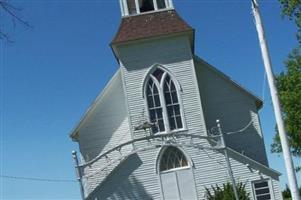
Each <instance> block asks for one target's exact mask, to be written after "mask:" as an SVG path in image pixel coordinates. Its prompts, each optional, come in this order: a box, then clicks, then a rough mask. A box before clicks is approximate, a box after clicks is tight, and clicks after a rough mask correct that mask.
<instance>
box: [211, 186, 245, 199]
mask: <svg viewBox="0 0 301 200" xmlns="http://www.w3.org/2000/svg"><path fill="white" fill-rule="evenodd" d="M245 186H246V185H245V184H243V183H238V184H237V185H236V188H237V192H238V195H239V199H240V200H250V194H249V193H248V192H247V191H246V188H245ZM206 197H207V199H208V200H233V199H235V195H234V192H233V188H232V184H230V183H227V184H223V187H222V188H221V187H220V186H218V185H216V186H211V189H208V188H206Z"/></svg>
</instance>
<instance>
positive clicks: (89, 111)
mask: <svg viewBox="0 0 301 200" xmlns="http://www.w3.org/2000/svg"><path fill="white" fill-rule="evenodd" d="M121 78H122V77H121V69H120V68H119V69H118V70H117V71H116V72H115V74H114V75H113V77H112V78H111V79H110V80H109V81H108V83H106V85H105V87H104V89H103V90H102V91H101V92H100V94H99V95H98V96H97V97H96V99H95V100H94V101H93V102H92V104H91V105H90V106H89V108H88V109H87V110H86V112H85V113H84V114H83V116H82V118H81V119H80V121H79V122H78V123H77V124H76V126H75V127H74V128H73V130H72V131H71V133H70V134H69V136H70V138H71V139H72V140H73V141H76V140H77V137H78V134H79V133H78V131H79V129H80V127H81V126H82V124H83V123H84V122H85V121H86V119H87V118H88V117H89V116H90V115H91V114H92V112H93V111H94V109H95V108H96V106H97V105H98V103H99V102H100V101H101V100H102V98H103V97H104V95H105V94H106V92H107V91H109V90H110V88H111V86H112V85H114V83H115V82H117V81H119V80H120V79H121Z"/></svg>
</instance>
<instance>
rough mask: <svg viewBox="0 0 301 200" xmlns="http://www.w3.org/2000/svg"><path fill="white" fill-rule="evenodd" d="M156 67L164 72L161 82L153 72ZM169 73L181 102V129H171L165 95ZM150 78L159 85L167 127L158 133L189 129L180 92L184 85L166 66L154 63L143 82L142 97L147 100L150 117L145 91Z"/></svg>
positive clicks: (179, 102) (146, 105)
mask: <svg viewBox="0 0 301 200" xmlns="http://www.w3.org/2000/svg"><path fill="white" fill-rule="evenodd" d="M156 69H160V70H162V71H163V72H164V74H163V76H162V77H161V82H160V83H159V82H158V80H157V79H156V78H155V77H154V76H153V75H152V73H153V72H154V71H155V70H156ZM167 75H169V77H170V79H171V80H172V81H173V83H174V85H175V87H176V90H177V97H178V104H179V107H180V115H181V121H182V128H180V129H174V130H170V124H169V120H168V113H167V106H166V102H165V97H164V80H165V78H166V76H167ZM150 78H151V79H152V80H153V81H154V83H155V84H156V85H157V87H158V86H159V87H158V90H159V96H160V103H161V107H162V114H163V120H164V127H165V131H163V132H157V133H156V134H164V133H172V132H178V131H184V130H187V124H186V120H185V115H184V107H183V102H182V98H181V95H180V92H182V87H181V85H180V83H179V82H178V81H177V79H176V77H175V76H174V75H173V74H172V73H171V72H170V71H169V70H168V69H166V68H165V67H163V66H162V65H160V64H154V65H152V66H151V67H150V69H149V70H148V71H147V73H146V74H145V76H144V82H143V84H142V98H143V99H144V102H145V108H146V110H147V115H148V117H149V108H148V102H147V98H146V95H145V93H146V91H147V83H148V81H149V79H150Z"/></svg>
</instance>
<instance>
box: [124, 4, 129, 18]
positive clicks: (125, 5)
mask: <svg viewBox="0 0 301 200" xmlns="http://www.w3.org/2000/svg"><path fill="white" fill-rule="evenodd" d="M123 6H124V16H128V15H129V7H128V2H127V0H123Z"/></svg>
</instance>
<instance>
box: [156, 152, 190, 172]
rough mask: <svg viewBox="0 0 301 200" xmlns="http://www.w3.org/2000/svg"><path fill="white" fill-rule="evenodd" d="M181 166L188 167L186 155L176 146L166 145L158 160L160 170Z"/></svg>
mask: <svg viewBox="0 0 301 200" xmlns="http://www.w3.org/2000/svg"><path fill="white" fill-rule="evenodd" d="M182 167H188V161H187V159H186V156H185V155H184V154H183V153H182V151H180V150H179V149H178V148H176V147H173V146H170V147H167V149H166V150H165V151H164V152H163V155H162V157H161V160H160V166H159V168H160V172H162V171H167V170H170V169H176V168H182Z"/></svg>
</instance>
